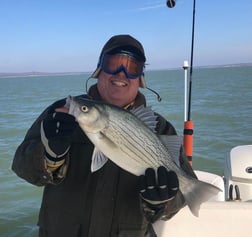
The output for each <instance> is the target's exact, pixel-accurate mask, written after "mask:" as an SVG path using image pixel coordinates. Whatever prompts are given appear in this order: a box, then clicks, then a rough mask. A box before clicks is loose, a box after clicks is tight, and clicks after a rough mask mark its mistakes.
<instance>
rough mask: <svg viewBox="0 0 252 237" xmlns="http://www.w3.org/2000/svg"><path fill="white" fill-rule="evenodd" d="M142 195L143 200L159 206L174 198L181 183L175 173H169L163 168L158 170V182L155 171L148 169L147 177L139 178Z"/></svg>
mask: <svg viewBox="0 0 252 237" xmlns="http://www.w3.org/2000/svg"><path fill="white" fill-rule="evenodd" d="M139 188H140V195H141V197H142V199H143V200H145V201H146V202H148V203H150V204H152V205H159V204H162V203H165V202H167V201H169V200H170V199H172V198H174V197H175V195H176V194H177V191H178V189H179V181H178V177H177V175H176V173H175V172H173V171H167V169H166V168H165V167H163V166H160V167H159V168H158V170H157V180H156V174H155V171H154V169H152V168H148V169H147V170H146V171H145V175H141V176H140V177H139Z"/></svg>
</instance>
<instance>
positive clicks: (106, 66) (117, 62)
mask: <svg viewBox="0 0 252 237" xmlns="http://www.w3.org/2000/svg"><path fill="white" fill-rule="evenodd" d="M99 66H100V67H101V69H102V70H103V71H104V72H106V73H108V74H111V75H115V74H117V73H119V72H121V71H123V72H124V73H125V75H126V76H127V78H130V79H136V78H139V77H141V76H142V75H143V69H144V62H142V61H140V60H138V59H137V58H136V57H134V56H133V54H131V53H129V52H127V51H121V52H120V53H116V54H105V55H103V57H102V58H101V61H100V65H99Z"/></svg>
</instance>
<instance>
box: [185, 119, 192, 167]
mask: <svg viewBox="0 0 252 237" xmlns="http://www.w3.org/2000/svg"><path fill="white" fill-rule="evenodd" d="M193 128H194V124H193V121H186V122H184V149H185V154H186V156H187V157H188V162H189V163H190V165H192V155H193Z"/></svg>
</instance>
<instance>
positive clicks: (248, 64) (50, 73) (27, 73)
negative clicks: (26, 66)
mask: <svg viewBox="0 0 252 237" xmlns="http://www.w3.org/2000/svg"><path fill="white" fill-rule="evenodd" d="M246 66H248V67H251V66H252V63H237V64H224V65H209V66H194V68H195V69H197V68H198V69H200V68H218V67H220V68H221V67H246ZM177 69H180V67H177V68H160V69H149V70H147V71H158V70H177ZM91 73H92V72H21V73H18V72H17V73H9V72H6V73H5V72H3V73H1V72H0V78H3V77H5V78H7V77H37V76H71V75H85V74H90V75H91Z"/></svg>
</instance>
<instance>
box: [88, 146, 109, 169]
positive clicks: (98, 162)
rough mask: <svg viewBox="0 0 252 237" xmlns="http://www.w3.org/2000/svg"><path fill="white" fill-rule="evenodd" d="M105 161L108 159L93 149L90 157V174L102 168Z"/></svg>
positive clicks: (96, 149)
mask: <svg viewBox="0 0 252 237" xmlns="http://www.w3.org/2000/svg"><path fill="white" fill-rule="evenodd" d="M107 161H108V158H107V157H106V156H105V155H104V154H103V153H102V152H101V151H100V150H98V148H96V147H95V148H94V151H93V155H92V163H91V172H95V171H97V170H99V169H100V168H102V167H103V166H104V165H105V163H106V162H107Z"/></svg>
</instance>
